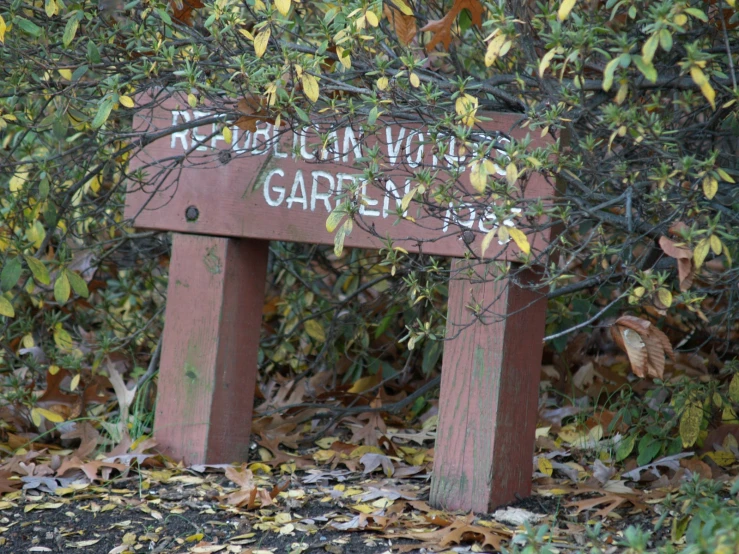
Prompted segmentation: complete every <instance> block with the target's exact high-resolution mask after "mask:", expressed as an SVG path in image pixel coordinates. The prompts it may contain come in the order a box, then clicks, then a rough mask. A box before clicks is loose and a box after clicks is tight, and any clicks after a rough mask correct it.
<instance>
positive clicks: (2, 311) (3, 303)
mask: <svg viewBox="0 0 739 554" xmlns="http://www.w3.org/2000/svg"><path fill="white" fill-rule="evenodd" d="M0 315H4V316H5V317H15V310H14V309H13V305H12V304H11V303H10V301H9V300H8V299H7V298H5V297H4V296H0Z"/></svg>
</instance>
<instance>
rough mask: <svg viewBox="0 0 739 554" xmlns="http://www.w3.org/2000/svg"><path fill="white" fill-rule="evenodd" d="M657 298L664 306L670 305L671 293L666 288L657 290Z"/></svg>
mask: <svg viewBox="0 0 739 554" xmlns="http://www.w3.org/2000/svg"><path fill="white" fill-rule="evenodd" d="M657 298H659V301H660V302H662V305H663V306H664V307H665V308H669V307H670V306H672V293H671V292H670V291H669V290H667V289H659V290H657Z"/></svg>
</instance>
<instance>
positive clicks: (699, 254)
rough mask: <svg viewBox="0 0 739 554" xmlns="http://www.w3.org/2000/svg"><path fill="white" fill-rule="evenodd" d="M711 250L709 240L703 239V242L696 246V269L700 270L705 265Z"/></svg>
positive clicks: (694, 259)
mask: <svg viewBox="0 0 739 554" xmlns="http://www.w3.org/2000/svg"><path fill="white" fill-rule="evenodd" d="M710 248H711V245H710V241H709V240H708V239H701V241H700V242H699V243H698V244H697V245H696V247H695V250H693V263H694V264H695V269H700V267H701V266H702V265H703V262H704V261H705V259H706V256H708V250H709V249H710Z"/></svg>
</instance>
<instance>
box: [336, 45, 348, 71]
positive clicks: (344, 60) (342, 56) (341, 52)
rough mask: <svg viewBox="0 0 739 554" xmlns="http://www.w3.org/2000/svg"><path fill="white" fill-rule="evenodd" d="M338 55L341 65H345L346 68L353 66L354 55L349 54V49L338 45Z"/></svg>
mask: <svg viewBox="0 0 739 554" xmlns="http://www.w3.org/2000/svg"><path fill="white" fill-rule="evenodd" d="M336 55H337V56H338V58H339V61H340V62H341V65H343V66H344V67H345V68H346V69H351V68H352V57H351V56H350V55H349V51H348V50H345V49H344V48H342V47H341V46H337V47H336Z"/></svg>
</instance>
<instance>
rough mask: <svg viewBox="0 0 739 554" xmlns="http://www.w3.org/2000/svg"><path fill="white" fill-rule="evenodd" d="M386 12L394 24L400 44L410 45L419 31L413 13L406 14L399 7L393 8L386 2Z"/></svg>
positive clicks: (388, 18)
mask: <svg viewBox="0 0 739 554" xmlns="http://www.w3.org/2000/svg"><path fill="white" fill-rule="evenodd" d="M384 13H385V17H386V18H387V20H388V21H389V22H390V23H391V25H392V26H393V30H394V31H395V35H396V36H397V37H398V41H399V42H400V44H402V45H403V46H410V44H411V43H412V42H413V39H415V38H416V33H417V32H418V30H417V28H416V18H415V17H414V16H412V15H406V14H404V13H403V12H401V11H400V10H399V9H395V8H391V7H390V6H388V5H387V4H385V7H384Z"/></svg>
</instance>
